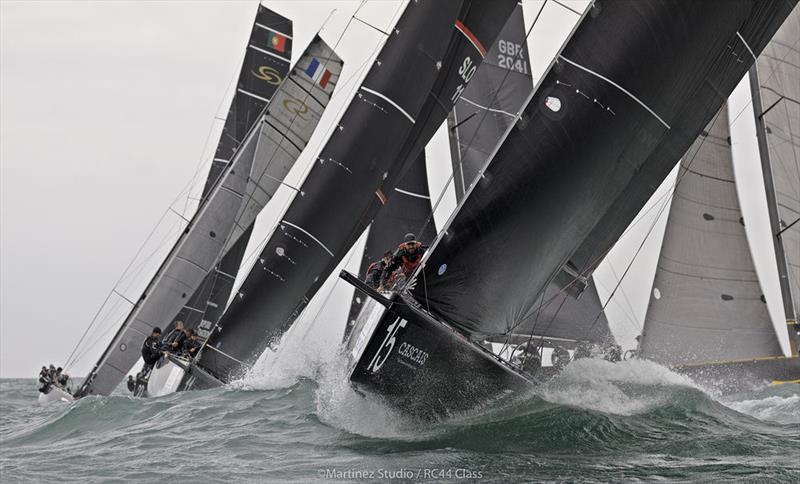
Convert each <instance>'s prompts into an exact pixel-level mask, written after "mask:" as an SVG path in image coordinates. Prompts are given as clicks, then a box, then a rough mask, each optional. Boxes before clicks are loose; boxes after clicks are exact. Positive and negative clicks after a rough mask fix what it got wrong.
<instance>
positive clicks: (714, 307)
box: [639, 107, 783, 365]
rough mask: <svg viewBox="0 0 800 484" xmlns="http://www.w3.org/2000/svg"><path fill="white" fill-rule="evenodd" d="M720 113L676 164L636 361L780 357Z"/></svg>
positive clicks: (724, 115) (725, 113) (724, 118)
mask: <svg viewBox="0 0 800 484" xmlns="http://www.w3.org/2000/svg"><path fill="white" fill-rule="evenodd" d="M730 143H731V139H730V134H729V130H728V110H727V108H726V107H723V109H722V110H721V111H720V114H719V115H718V116H717V117H716V118H715V119H714V121H712V122H711V123H710V124H709V125H708V126H707V127H706V129H705V130H704V131H703V133H702V135H701V136H700V137H699V138H698V139H697V140H696V141H695V142H694V144H693V145H692V147H691V148H690V149H689V151H688V152H687V153H686V155H684V157H683V160H682V161H681V166H680V171H679V173H678V180H679V181H678V184H677V186H676V188H675V191H674V193H673V197H672V205H671V208H670V213H669V218H668V219H667V225H666V229H665V233H664V242H663V245H662V247H661V254H660V256H659V259H658V265H657V269H656V275H655V280H654V282H653V290H652V294H651V297H650V303H649V306H648V308H647V315H646V317H645V323H644V331H643V337H642V341H641V345H640V350H639V351H640V355H641V356H643V357H645V358H648V359H652V360H655V361H658V362H660V363H664V364H669V365H674V364H687V363H701V362H702V363H705V362H713V361H724V360H736V359H743V358H755V357H768V356H781V355H782V354H783V353H782V351H781V348H780V344H779V342H778V338H777V335H776V334H775V329H774V327H773V326H772V321H771V320H770V317H769V313H768V311H767V304H766V299H764V297H763V293H762V290H761V285H760V284H759V280H758V276H757V275H756V270H755V266H754V264H753V259H752V257H751V255H750V246H749V244H748V242H747V236H746V234H745V227H744V220H743V218H742V212H741V210H740V209H739V201H738V196H737V193H736V185H735V180H734V174H733V159H732V156H731V146H730Z"/></svg>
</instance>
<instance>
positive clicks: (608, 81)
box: [558, 55, 671, 129]
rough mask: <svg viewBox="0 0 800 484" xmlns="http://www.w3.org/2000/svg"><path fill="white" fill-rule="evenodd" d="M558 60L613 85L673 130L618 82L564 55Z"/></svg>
mask: <svg viewBox="0 0 800 484" xmlns="http://www.w3.org/2000/svg"><path fill="white" fill-rule="evenodd" d="M558 58H559V59H563V60H564V61H565V62H567V63H568V64H572V65H573V66H575V67H577V68H578V69H581V70H582V71H585V72H588V73H589V74H592V75H594V76H597V77H598V78H600V79H602V80H604V81H606V82H607V83H609V84H611V85H612V86H614V87H616V88H617V89H619V90H620V91H622V92H623V93H625V94H627V95H628V97H630V98H631V99H633V100H634V101H636V102H637V103H639V105H640V106H642V107H643V108H645V109H646V110H647V111H648V112H649V113H650V114H652V115H653V116H654V117H655V118H656V119H657V120H658V121H659V122H660V123H661V124H663V125H664V127H666V128H667V129H671V128H670V127H669V125H668V124H667V123H666V121H664V120H663V119H661V116H659V115H658V114H656V112H655V111H653V110H652V109H650V107H649V106H648V105H647V104H645V103H644V102H642V100H641V99H639V98H638V97H636V96H634V95H633V94H631V93H630V92H629V91H628V90H627V89H625V88H624V87H622V86H620V85H619V84H617V83H616V82H614V81H612V80H611V79H609V78H607V77H605V76H603V75H602V74H598V73H597V72H595V71H593V70H591V69H589V68H588V67H583V66H582V65H580V64H578V63H577V62H573V61H571V60H569V59H567V58H566V57H564V56H563V55H559V56H558Z"/></svg>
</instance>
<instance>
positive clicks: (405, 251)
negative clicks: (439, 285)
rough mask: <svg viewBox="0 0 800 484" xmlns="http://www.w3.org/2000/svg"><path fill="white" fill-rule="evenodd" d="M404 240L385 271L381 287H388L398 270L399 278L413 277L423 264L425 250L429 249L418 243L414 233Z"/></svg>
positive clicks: (408, 234)
mask: <svg viewBox="0 0 800 484" xmlns="http://www.w3.org/2000/svg"><path fill="white" fill-rule="evenodd" d="M404 239H405V240H404V242H403V243H402V244H400V245H399V246H398V247H397V250H396V251H395V252H394V256H392V260H391V262H389V265H388V266H387V267H386V270H384V271H383V278H382V281H381V285H382V286H384V287H386V286H387V282H389V279H390V277H391V276H392V274H393V273H394V272H395V271H396V270H398V269H399V271H398V272H399V274H398V276H399V277H402V278H403V279H408V278H409V277H411V274H413V273H414V270H416V268H417V267H418V266H419V265H420V263H421V262H422V256H423V254H425V249H427V248H428V247H427V246H425V245H422V242H420V241H418V240H417V238H416V236H414V234H412V233H407V234H406V235H405V237H404Z"/></svg>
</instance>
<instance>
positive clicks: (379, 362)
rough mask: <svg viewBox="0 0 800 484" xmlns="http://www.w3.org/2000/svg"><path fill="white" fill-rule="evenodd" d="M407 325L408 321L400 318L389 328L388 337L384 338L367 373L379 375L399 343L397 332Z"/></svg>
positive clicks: (387, 330) (387, 329)
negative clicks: (379, 371)
mask: <svg viewBox="0 0 800 484" xmlns="http://www.w3.org/2000/svg"><path fill="white" fill-rule="evenodd" d="M406 324H408V321H406V320H405V319H402V318H400V317H398V318H397V319H395V320H394V322H393V323H392V324H390V325H389V327H387V328H386V337H385V338H383V342H382V343H381V345H380V347H379V348H378V351H376V352H375V356H373V357H372V361H370V362H369V365H368V366H367V371H371V372H372V373H377V372H378V370H380V369H381V367H382V366H383V364H384V363H386V360H388V359H389V355H390V354H392V350H393V349H394V345H395V343H396V342H397V339H396V337H397V332H398V331H399V330H400V328H405V327H406ZM384 350H385V351H384Z"/></svg>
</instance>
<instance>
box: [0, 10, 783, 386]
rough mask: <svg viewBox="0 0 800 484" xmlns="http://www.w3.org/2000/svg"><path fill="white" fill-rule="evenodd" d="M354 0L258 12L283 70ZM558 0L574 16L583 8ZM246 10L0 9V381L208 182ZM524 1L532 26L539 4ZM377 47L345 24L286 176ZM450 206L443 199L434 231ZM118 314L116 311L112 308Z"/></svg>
mask: <svg viewBox="0 0 800 484" xmlns="http://www.w3.org/2000/svg"><path fill="white" fill-rule="evenodd" d="M359 3H360V1H324V0H318V1H301V0H292V1H289V0H276V1H268V2H265V4H266V5H267V6H268V7H270V8H272V9H274V10H276V11H278V12H279V13H281V14H282V15H285V16H287V17H289V18H291V19H292V20H293V21H294V53H293V57H294V59H295V60H296V59H297V57H299V54H300V53H301V52H302V50H303V49H304V47H305V45H306V44H307V43H308V42H309V41H310V39H311V37H312V36H313V34H314V33H315V32H316V31H317V29H319V28H320V26H321V25H322V23H323V22H324V21H325V19H326V18H327V17H328V15H329V14H330V12H331V11H332V10H333V9H336V12H335V13H334V15H333V16H332V17H331V18H330V20H329V22H328V23H327V24H326V27H325V29H324V30H323V31H322V36H323V38H325V40H326V41H328V42H329V43H330V44H331V45H333V44H335V43H336V41H337V39H338V38H339V36H340V34H341V33H342V31H343V29H344V26H345V24H346V22H347V20H348V19H349V17H350V15H352V13H353V11H354V10H355V9H356V7H357V6H358V5H359ZM568 3H569V4H570V5H571V6H573V8H576V9H578V10H582V9H583V7H584V6H585V5H586V0H580V1H572V2H568ZM256 5H257V2H254V1H241V2H213V1H203V2H178V1H164V2H75V3H66V2H12V1H7V0H2V1H0V376H2V377H31V376H34V374H35V373H36V371H37V369H38V368H39V367H40V366H41V365H43V364H49V363H50V362H54V363H56V364H61V363H63V362H64V360H65V359H66V357H67V356H68V354H69V353H70V351H71V350H72V348H73V346H74V345H75V343H76V342H77V340H78V338H79V337H80V334H81V333H82V332H83V330H84V329H85V328H86V326H87V325H88V324H89V321H90V320H91V318H92V316H93V315H94V313H95V312H96V311H97V309H98V308H99V307H100V305H101V304H102V303H103V300H104V299H105V297H106V295H107V294H108V293H109V291H110V289H111V288H112V287H113V286H114V284H115V282H116V281H117V279H118V278H119V277H120V274H121V273H122V272H123V270H124V269H125V268H126V266H127V265H128V263H129V262H130V260H131V258H132V257H133V256H134V254H135V253H136V251H137V249H138V248H139V246H140V245H141V244H142V242H143V241H144V240H145V238H146V237H147V235H148V233H150V231H151V229H152V227H153V226H154V225H155V224H156V222H157V221H158V220H159V218H160V217H161V216H162V214H163V213H164V212H165V209H166V208H167V207H168V206H170V204H171V203H172V202H173V200H175V197H176V195H177V194H178V193H179V192H181V190H182V189H183V188H184V187H185V186H186V184H187V182H189V181H190V180H191V179H192V177H193V175H194V174H195V173H197V172H198V171H197V170H198V166H199V167H200V170H199V173H200V178H204V177H205V174H206V172H207V166H208V165H207V162H208V161H209V157H210V155H211V153H212V152H213V148H214V146H215V144H216V141H217V136H218V132H219V130H220V129H221V122H219V121H216V122H215V120H214V117H215V116H224V114H225V111H226V110H227V104H228V102H229V97H230V95H231V94H230V92H229V89H228V88H229V86H230V83H231V81H232V78H233V77H234V76H235V75H236V74H238V69H239V64H240V62H241V59H242V56H243V53H244V46H245V42H246V39H247V37H248V35H249V32H250V28H251V25H252V20H253V15H254V14H255V10H256ZM398 6H400V3H398V2H397V1H389V0H373V1H370V2H369V3H367V5H366V6H365V7H364V8H362V10H361V11H360V12H359V17H361V18H363V19H365V20H368V21H369V22H371V23H374V24H375V25H379V26H381V27H382V28H385V27H386V26H387V25H389V23H390V22H391V20H392V18H393V16H394V14H395V12H397V8H398ZM524 6H525V13H526V17H527V18H526V22H527V23H528V25H530V22H531V20H532V18H533V14H535V12H536V11H537V10H538V9H539V8H540V6H541V2H540V1H526V2H525V3H524ZM576 20H577V16H576V15H574V14H573V13H571V12H569V11H567V10H565V9H564V8H562V7H559V6H557V5H555V4H553V3H552V2H551V3H549V4H548V5H547V7H546V8H545V10H544V13H543V15H542V18H541V19H540V21H539V23H537V26H536V28H535V29H534V31H533V34H532V37H531V39H529V47H530V52H531V56H532V65H533V72H534V76H535V77H538V76H540V75H541V73H542V72H543V71H544V69H545V67H546V66H547V64H548V63H549V61H550V59H551V58H552V56H553V54H554V53H555V52H556V50H557V49H558V47H559V46H560V45H561V43H562V42H563V40H564V38H565V37H566V35H567V34H568V32H569V30H570V29H571V28H572V24H573V23H574V22H575V21H576ZM381 37H382V36H381V35H380V34H378V33H377V32H375V31H373V30H371V29H370V28H368V27H366V26H364V25H361V24H358V23H353V24H351V27H350V28H349V29H348V31H347V33H346V34H345V36H344V37H343V38H342V40H341V43H340V45H339V47H338V48H337V51H338V52H339V53H340V55H341V57H342V58H343V59H344V60H345V70H344V72H343V74H342V79H344V80H345V81H346V80H347V79H351V81H350V82H349V84H344V83H342V84H341V86H340V88H339V91H338V94H337V95H336V96H335V97H334V101H333V102H332V103H331V105H330V106H329V108H328V110H327V112H326V115H325V117H324V118H323V120H322V122H321V123H320V128H319V129H318V130H317V133H316V134H315V137H314V138H312V141H311V143H310V144H309V146H311V147H314V148H315V149H311V150H307V152H306V153H304V155H303V157H301V159H300V160H299V162H298V166H297V167H296V169H295V170H293V172H292V173H291V174H290V175H289V177H288V178H287V182H289V183H291V184H295V183H299V182H300V180H302V176H303V174H304V173H305V170H306V168H307V166H308V161H309V159H311V157H313V155H315V154H316V153H315V151H317V150H319V148H321V147H322V143H323V142H324V139H325V138H326V136H327V134H328V128H329V126H330V125H331V123H332V122H334V121H335V120H336V119H337V118H338V117H339V116H340V115H341V108H342V107H343V106H344V105H345V104H346V101H347V99H349V98H350V96H351V95H352V89H353V88H354V87H355V86H357V84H358V82H357V81H358V79H360V75H363V74H364V71H363V70H361V71H359V67H361V66H362V65H363V64H364V63H365V61H366V60H368V59H369V57H370V55H371V54H372V53H374V52H375V48H376V47H377V45H378V42H379V41H380V40H381ZM535 80H536V79H535ZM209 132H211V134H210V136H209ZM199 164H200V165H199ZM449 166H450V164H449V153H448V150H447V146H446V135H445V134H444V133H441V132H440V133H438V134H437V137H436V138H435V140H434V142H433V143H432V144H431V146H429V170H430V173H431V193H432V194H438V193H439V192H440V190H441V189H442V185H443V182H444V181H445V179H446V178H447V177H448V176H449ZM289 193H290V192H289V190H286V191H284V192H279V194H278V195H277V196H276V199H275V200H274V201H273V203H272V204H271V206H270V207H268V210H266V211H265V213H264V214H263V216H262V217H260V218H259V221H258V224H257V227H256V231H255V235H254V237H253V243H252V244H251V247H250V248H249V249H248V252H251V253H252V252H253V251H254V250H255V249H256V248H257V247H256V246H257V244H258V243H259V242H261V241H262V240H263V238H264V237H265V236H266V235H267V234H268V233H269V231H270V230H271V228H272V226H273V224H274V222H275V218H276V216H277V214H279V213H280V212H281V211H282V207H283V206H285V203H286V201H287V200H288V196H289ZM453 206H454V197H453V196H452V193H449V194H448V196H447V197H446V199H445V203H443V206H442V210H441V211H440V212H439V213H437V222H439V223H441V222H442V221H443V220H444V219H445V218H446V217H447V215H448V213H447V212H448V210H452V208H453ZM174 207H175V208H176V209H178V210H180V209H182V208H183V207H184V205H183V204H176V205H174ZM653 212H655V211H653ZM178 220H179V219H178V218H177V217H176V216H174V215H168V216H167V223H166V226H168V227H170V228H172V229H173V230H174V229H175V228H176V227H177V225H176V223H177V221H178ZM648 225H649V222H648V221H647V220H645V221H643V223H642V224H641V226H644V227H645V228H646V226H648ZM748 228H749V227H748ZM662 232H663V220H662V227H661V230H656V231H655V232H654V236H653V237H652V239H651V240H649V241H648V244H647V249H646V250H645V251H643V253H642V255H641V256H640V259H639V260H638V261H637V262H638V263H637V265H636V266H635V268H634V274H633V275H632V277H630V279H628V280H626V281H625V284H624V286H623V288H624V289H625V291H624V293H619V295H624V296H625V299H622V298H621V297H619V298H617V299H619V301H620V304H615V303H616V302H618V301H617V300H616V299H615V301H614V302H613V303H612V304H611V305H610V306H609V309H608V312H609V319H610V320H611V323H612V329H613V330H614V331H615V334H616V335H617V337H618V338H619V339H620V340H621V342H622V343H623V344H624V345H630V344H631V343H632V339H633V337H634V336H635V334H637V333H638V328H640V327H641V321H642V319H643V315H644V311H645V309H646V305H647V300H648V297H649V290H650V285H651V282H652V271H653V270H654V267H655V261H656V258H657V250H658V245H659V244H660V240H661V233H662ZM167 233H168V232H167V231H162V232H159V235H165V234H167ZM637 239H639V240H637ZM639 241H640V237H637V233H636V232H635V231H634V233H632V234H631V235H630V236H629V237H626V239H625V240H623V241H622V242H621V243H620V244H619V247H617V248H616V249H615V252H614V254H612V256H611V257H609V259H611V261H612V263H611V264H610V265H609V264H604V265H603V266H602V267H601V269H600V270H599V271H598V281H599V284H600V287H601V289H600V293H601V298H602V299H604V298H605V294H607V291H604V289H603V287H606V288H607V289H608V290H610V289H611V288H612V287H613V285H614V283H615V277H614V275H613V273H614V271H616V272H617V273H621V272H622V271H623V270H624V269H625V265H626V264H627V261H626V258H627V257H629V255H630V253H631V252H632V250H633V249H635V247H636V246H638V244H639ZM155 247H157V244H150V245H149V246H148V249H149V250H153V249H154V248H155ZM768 249H769V250H771V244H770V245H769V246H768ZM162 252H163V247H162ZM773 257H774V256H773ZM756 259H758V256H757V257H756ZM159 262H160V258H159V257H158V253H157V254H156V256H155V257H153V258H152V259H151V261H150V264H149V265H146V266H145V270H144V271H142V272H140V273H138V275H137V277H130V278H128V279H127V280H126V281H125V284H123V291H122V292H123V293H124V294H126V295H128V296H130V295H134V294H137V293H138V291H139V289H137V288H139V287H141V286H142V285H143V284H144V283H145V282H146V281H147V279H148V272H147V270H146V269H148V268H149V269H150V271H152V270H154V269H155V265H156V264H157V263H159ZM757 262H758V260H757ZM329 286H332V284H331V285H329ZM340 286H341V284H336V288H337V291H341V290H342V289H341V288H340ZM320 295H321V296H320V298H324V297H326V296H327V294H326V292H325V291H321V293H320ZM117 299H118V300H119V298H117ZM336 299H337V297H333V298H331V300H336ZM345 299H346V298H341V300H343V301H344V300H345ZM118 302H119V301H118ZM316 304H317V306H319V305H320V304H321V303H320V301H317V302H316ZM347 307H349V302H346V304H345V303H343V304H341V305H339V307H330V308H327V309H326V310H325V311H326V313H325V314H326V316H327V318H326V319H331V318H333V319H337V320H338V319H341V324H343V323H344V312H345V310H346V308H347ZM124 309H125V305H124V304H120V305H119V306H118V309H117V314H118V315H122V314H123V313H124ZM626 312H627V313H630V314H629V315H628V316H625V315H624V313H626ZM339 314H341V316H338V315H339ZM106 319H107V321H106V322H105V326H104V327H103V328H104V329H107V330H110V331H112V332H113V330H114V329H115V327H116V325H115V324H114V322H115V321H114V320H113V318H106ZM109 335H110V333H106V336H105V338H103V337H99V339H98V343H97V344H96V345H95V346H94V347H93V348H90V350H89V352H88V353H87V355H86V357H85V358H84V359H83V360H81V362H80V364H78V365H77V366H76V367H75V368H72V372H73V374H78V375H79V374H84V373H86V372H87V371H88V369H89V367H90V365H91V364H93V363H94V361H95V360H96V358H97V357H98V356H99V354H100V353H101V352H102V350H103V349H104V347H105V344H106V342H107V340H108V337H109Z"/></svg>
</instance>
